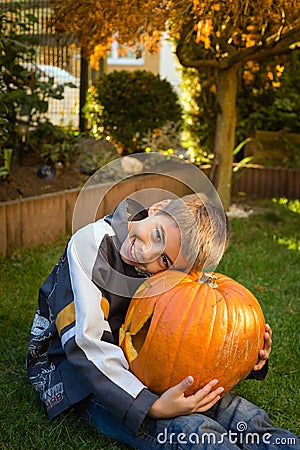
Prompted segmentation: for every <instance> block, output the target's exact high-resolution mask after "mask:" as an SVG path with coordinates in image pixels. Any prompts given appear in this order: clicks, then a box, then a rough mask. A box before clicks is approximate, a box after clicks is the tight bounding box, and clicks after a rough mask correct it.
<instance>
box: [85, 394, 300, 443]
mask: <svg viewBox="0 0 300 450" xmlns="http://www.w3.org/2000/svg"><path fill="white" fill-rule="evenodd" d="M84 417H85V419H86V421H88V422H89V423H90V424H91V425H93V426H94V427H95V428H97V429H98V430H99V431H100V432H101V433H102V434H105V435H107V436H109V437H111V438H112V439H115V440H116V441H120V442H123V443H126V444H128V445H130V446H131V447H133V448H136V449H140V450H162V449H163V450H196V449H201V450H216V449H218V450H238V449H240V448H241V449H243V450H250V449H251V450H267V449H268V450H269V449H270V450H275V449H276V450H280V449H282V450H283V449H284V450H299V449H300V444H299V441H298V440H297V438H296V436H294V435H293V434H292V433H290V432H289V431H287V430H283V429H279V428H275V427H273V426H272V424H271V423H270V420H269V418H268V416H267V414H266V412H265V411H264V410H262V409H260V408H258V407H256V406H255V405H253V404H251V403H250V402H248V401H247V400H244V399H242V398H241V397H237V396H233V395H232V394H227V395H225V397H224V398H223V399H222V400H220V401H219V402H218V403H217V404H216V405H215V406H214V407H213V408H211V409H210V410H209V411H208V412H207V413H205V414H191V415H188V416H180V417H176V418H174V419H168V420H154V419H151V418H146V419H145V420H144V422H143V424H142V427H141V428H140V430H139V432H138V433H137V434H134V433H133V432H132V431H131V430H130V429H129V428H127V427H126V426H125V425H123V424H121V423H120V422H118V421H117V420H116V419H115V418H114V417H113V416H112V415H111V414H110V413H109V412H108V411H107V410H106V409H105V408H104V407H103V405H102V404H101V403H99V402H97V401H96V400H93V399H92V400H89V401H88V402H87V403H86V406H85V411H84Z"/></svg>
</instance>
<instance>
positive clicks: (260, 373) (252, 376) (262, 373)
mask: <svg viewBox="0 0 300 450" xmlns="http://www.w3.org/2000/svg"><path fill="white" fill-rule="evenodd" d="M268 369H269V364H268V360H267V361H266V362H265V364H264V365H263V367H262V368H261V369H260V370H252V371H251V372H250V373H249V375H248V376H247V378H246V380H258V381H263V380H264V379H265V378H266V376H267V373H268Z"/></svg>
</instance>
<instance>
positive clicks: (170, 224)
mask: <svg viewBox="0 0 300 450" xmlns="http://www.w3.org/2000/svg"><path fill="white" fill-rule="evenodd" d="M128 229H129V233H128V236H127V237H126V239H125V241H124V242H123V244H122V247H121V250H120V254H121V258H122V259H123V261H125V262H126V263H127V264H130V265H132V266H135V267H137V268H139V269H141V270H143V271H145V272H148V273H157V272H160V271H162V270H166V269H168V268H170V267H172V268H177V269H183V268H184V267H185V266H186V261H185V259H184V258H183V257H182V256H181V255H179V254H180V241H181V240H180V231H179V228H178V227H177V226H176V223H175V222H174V221H173V219H171V218H170V217H168V216H167V215H164V214H152V215H150V216H149V217H147V218H146V219H143V220H140V221H137V222H130V223H129V225H128Z"/></svg>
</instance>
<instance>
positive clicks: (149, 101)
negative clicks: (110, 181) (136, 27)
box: [85, 70, 181, 154]
mask: <svg viewBox="0 0 300 450" xmlns="http://www.w3.org/2000/svg"><path fill="white" fill-rule="evenodd" d="M85 113H86V117H87V118H88V119H89V121H90V124H91V133H92V135H93V137H96V138H98V139H99V138H100V139H105V138H106V139H107V138H109V139H110V140H111V141H112V142H113V143H114V144H115V145H116V146H118V148H119V151H120V153H123V154H126V153H133V152H137V151H140V150H141V143H142V139H143V137H144V136H145V135H146V133H147V132H148V131H149V130H154V129H156V128H161V127H162V126H163V125H164V124H165V123H166V122H167V121H172V122H178V121H179V120H180V119H181V106H180V104H179V100H178V97H177V94H176V93H175V91H173V89H172V86H171V85H170V83H169V82H168V81H167V80H162V79H160V77H159V76H158V75H154V74H152V73H151V72H147V71H141V70H137V71H134V72H128V71H125V70H123V71H115V72H112V73H110V74H106V75H103V76H102V77H101V78H100V79H99V80H98V81H96V83H95V84H94V85H93V86H92V87H91V88H90V90H89V93H88V98H87V104H86V105H85Z"/></svg>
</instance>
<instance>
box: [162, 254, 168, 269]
mask: <svg viewBox="0 0 300 450" xmlns="http://www.w3.org/2000/svg"><path fill="white" fill-rule="evenodd" d="M161 259H162V262H163V264H164V266H165V267H166V268H168V267H169V260H168V258H167V257H166V255H161Z"/></svg>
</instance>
